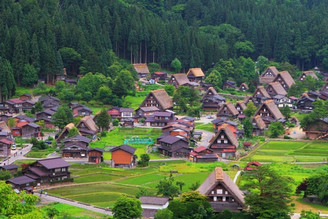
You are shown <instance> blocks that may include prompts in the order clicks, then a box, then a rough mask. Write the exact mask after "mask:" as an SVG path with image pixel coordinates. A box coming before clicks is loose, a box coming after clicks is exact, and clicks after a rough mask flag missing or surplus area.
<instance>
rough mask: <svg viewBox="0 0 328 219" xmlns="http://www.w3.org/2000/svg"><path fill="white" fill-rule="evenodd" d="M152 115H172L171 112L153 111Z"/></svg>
mask: <svg viewBox="0 0 328 219" xmlns="http://www.w3.org/2000/svg"><path fill="white" fill-rule="evenodd" d="M153 116H172V113H169V112H154V113H153Z"/></svg>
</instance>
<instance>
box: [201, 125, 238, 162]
mask: <svg viewBox="0 0 328 219" xmlns="http://www.w3.org/2000/svg"><path fill="white" fill-rule="evenodd" d="M237 146H238V141H237V138H236V136H235V135H234V134H233V132H232V131H231V130H230V129H229V127H228V124H223V125H222V127H221V128H220V130H218V132H217V133H216V135H215V136H214V137H213V138H212V139H211V140H210V142H209V146H208V148H209V149H211V150H213V151H214V152H215V153H217V154H218V155H219V156H220V157H222V158H232V157H235V155H236V148H237Z"/></svg>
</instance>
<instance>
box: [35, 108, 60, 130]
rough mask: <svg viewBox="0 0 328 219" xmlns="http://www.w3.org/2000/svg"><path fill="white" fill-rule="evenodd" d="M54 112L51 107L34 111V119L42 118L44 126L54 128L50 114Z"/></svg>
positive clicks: (39, 119)
mask: <svg viewBox="0 0 328 219" xmlns="http://www.w3.org/2000/svg"><path fill="white" fill-rule="evenodd" d="M54 114H55V111H53V110H51V109H45V110H43V111H41V112H38V113H36V121H41V120H43V121H44V123H45V126H46V127H47V128H54V127H55V126H54V125H53V124H52V122H53V121H52V116H53V115H54Z"/></svg>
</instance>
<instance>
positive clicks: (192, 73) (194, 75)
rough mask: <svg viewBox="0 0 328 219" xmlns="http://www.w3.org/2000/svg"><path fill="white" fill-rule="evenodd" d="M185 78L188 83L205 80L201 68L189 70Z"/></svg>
mask: <svg viewBox="0 0 328 219" xmlns="http://www.w3.org/2000/svg"><path fill="white" fill-rule="evenodd" d="M187 77H188V79H189V81H190V82H196V83H200V82H202V81H203V79H204V78H205V74H204V72H203V71H202V69H201V68H190V69H189V70H188V72H187Z"/></svg>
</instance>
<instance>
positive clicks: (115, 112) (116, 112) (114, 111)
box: [107, 106, 121, 119]
mask: <svg viewBox="0 0 328 219" xmlns="http://www.w3.org/2000/svg"><path fill="white" fill-rule="evenodd" d="M107 113H108V115H110V116H111V117H112V119H120V116H121V112H120V108H119V107H117V106H114V107H112V108H110V109H109V110H107Z"/></svg>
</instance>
